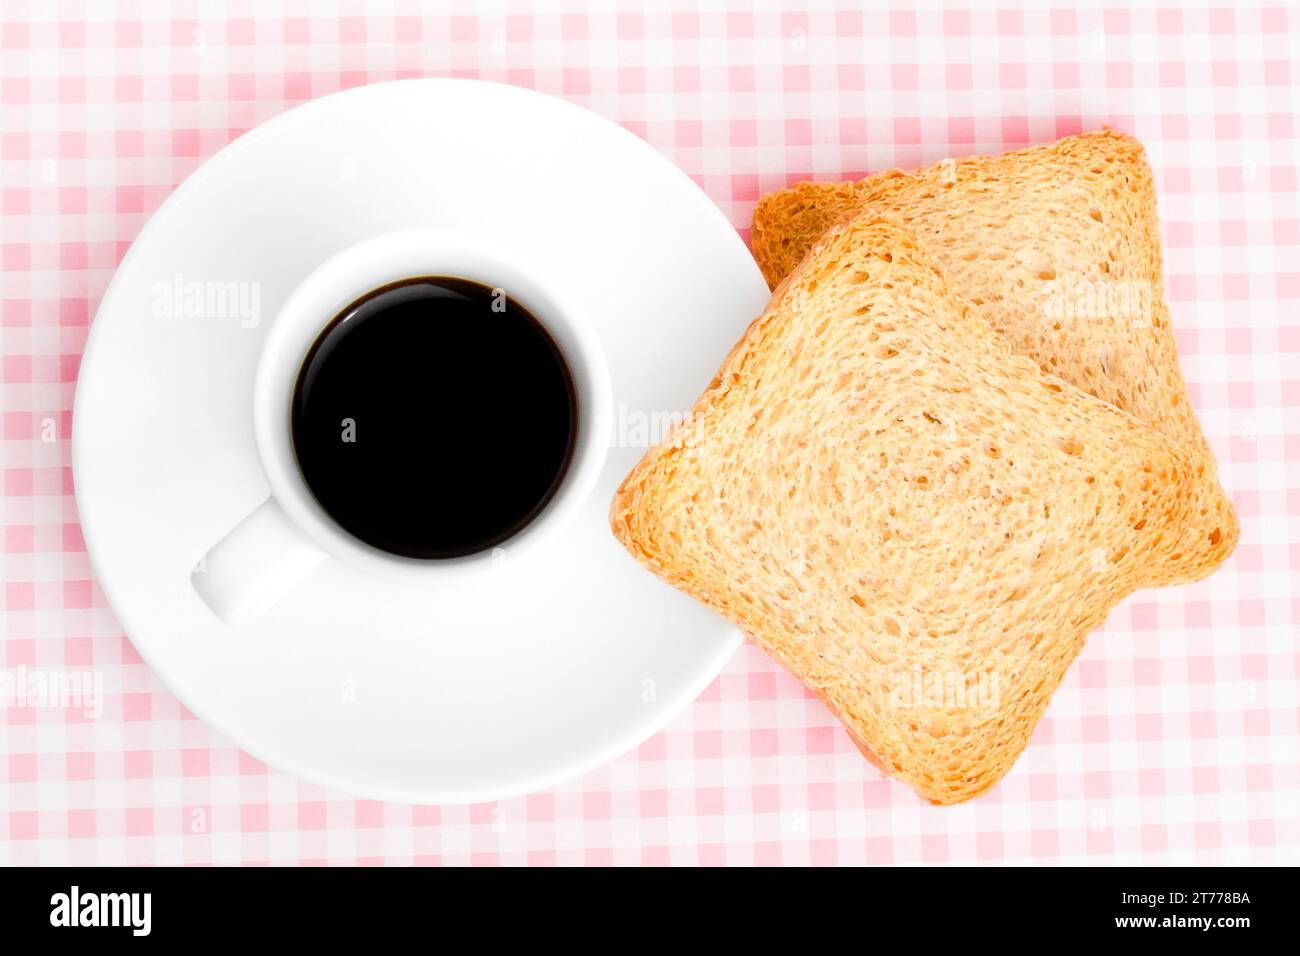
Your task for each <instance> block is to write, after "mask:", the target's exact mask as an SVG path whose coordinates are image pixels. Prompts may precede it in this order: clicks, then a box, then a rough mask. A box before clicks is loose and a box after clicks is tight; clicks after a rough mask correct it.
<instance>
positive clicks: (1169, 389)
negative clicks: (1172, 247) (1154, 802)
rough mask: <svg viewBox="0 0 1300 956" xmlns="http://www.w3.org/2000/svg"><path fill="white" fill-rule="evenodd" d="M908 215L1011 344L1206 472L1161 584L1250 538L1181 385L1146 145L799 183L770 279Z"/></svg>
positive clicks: (768, 214)
mask: <svg viewBox="0 0 1300 956" xmlns="http://www.w3.org/2000/svg"><path fill="white" fill-rule="evenodd" d="M868 207H869V208H871V209H873V210H874V211H876V212H877V213H879V214H884V215H888V216H893V217H897V218H898V219H899V221H901V222H902V223H903V224H904V225H905V226H907V228H909V229H910V230H912V231H913V232H914V234H915V235H916V238H917V241H918V242H919V243H920V245H921V247H922V249H923V250H924V251H925V252H926V253H927V254H928V255H929V256H930V257H932V258H933V259H934V260H935V261H936V262H937V263H938V264H939V265H940V267H941V268H942V269H943V271H944V274H945V277H946V278H947V280H948V283H949V285H950V287H951V288H952V290H953V291H954V292H956V293H957V294H958V295H960V296H962V297H963V298H965V299H966V300H967V301H968V302H969V303H970V304H971V306H972V308H973V309H974V310H975V312H976V313H977V314H978V315H979V316H980V317H981V318H982V319H984V320H985V321H986V322H988V323H989V324H990V325H991V326H993V328H994V329H996V330H997V332H998V333H999V334H1000V335H1001V336H1002V337H1003V338H1005V339H1006V341H1007V342H1008V343H1009V344H1010V346H1011V348H1012V350H1013V351H1014V352H1016V353H1017V354H1019V355H1025V356H1028V357H1029V358H1031V359H1033V360H1034V361H1035V362H1037V363H1038V365H1039V367H1040V368H1042V369H1043V370H1044V371H1046V372H1050V373H1052V374H1054V375H1058V376H1060V377H1061V378H1063V379H1065V380H1066V381H1067V382H1070V383H1071V384H1072V385H1076V386H1078V387H1079V388H1081V389H1083V390H1084V391H1085V392H1088V393H1089V394H1091V395H1095V396H1097V397H1099V398H1101V399H1103V400H1104V401H1107V402H1109V403H1111V404H1112V405H1114V406H1116V407H1117V408H1121V409H1123V410H1124V411H1126V412H1130V413H1131V414H1133V415H1135V416H1136V417H1137V418H1139V419H1141V420H1142V421H1144V422H1146V423H1147V424H1149V425H1150V426H1151V427H1153V428H1155V429H1156V430H1157V431H1159V432H1161V433H1162V434H1164V435H1166V436H1168V437H1169V438H1170V439H1171V440H1172V441H1173V442H1174V443H1175V444H1176V445H1178V446H1179V447H1180V448H1182V449H1185V451H1186V454H1187V456H1188V457H1189V458H1190V459H1191V461H1192V462H1193V464H1194V466H1195V468H1196V470H1197V473H1198V475H1199V477H1200V482H1199V483H1198V486H1197V489H1196V492H1195V496H1194V501H1193V507H1192V513H1191V515H1190V518H1189V521H1188V524H1187V526H1186V527H1185V528H1184V529H1182V532H1181V534H1180V538H1181V541H1182V544H1181V547H1180V548H1178V549H1177V550H1176V551H1175V552H1174V554H1173V555H1172V557H1171V561H1170V563H1169V564H1168V565H1167V567H1166V571H1167V574H1166V576H1165V578H1164V579H1163V580H1162V581H1160V582H1158V583H1162V584H1174V583H1184V582H1187V581H1193V580H1197V579H1199V578H1203V577H1205V576H1206V575H1208V574H1210V573H1211V572H1212V571H1214V570H1215V569H1216V568H1217V567H1218V566H1219V565H1220V564H1222V563H1223V562H1224V561H1225V560H1226V559H1227V557H1228V556H1229V555H1230V554H1231V553H1232V551H1233V549H1234V548H1235V547H1236V544H1237V539H1238V537H1239V535H1240V530H1239V526H1238V522H1237V516H1236V514H1235V512H1234V511H1233V508H1232V503H1231V501H1230V500H1229V499H1228V497H1227V495H1226V494H1225V493H1224V491H1223V489H1222V488H1221V487H1220V486H1219V481H1218V477H1217V466H1216V464H1215V461H1214V456H1213V454H1212V453H1211V451H1210V448H1209V445H1208V444H1207V443H1206V440H1205V436H1204V434H1203V433H1202V431H1201V427H1200V424H1199V422H1198V421H1197V419H1196V413H1195V410H1194V409H1193V407H1192V403H1191V400H1190V399H1189V397H1188V394H1187V386H1186V385H1185V384H1184V382H1183V375H1182V371H1181V369H1180V367H1179V364H1178V350H1177V345H1176V343H1175V341H1174V334H1173V329H1172V327H1171V325H1170V320H1169V309H1168V306H1167V305H1166V303H1165V296H1164V286H1163V274H1162V266H1161V253H1160V230H1159V223H1158V221H1157V218H1156V194H1155V187H1154V182H1153V178H1152V174H1151V167H1150V165H1149V164H1148V163H1147V160H1146V155H1145V152H1144V151H1143V149H1142V144H1141V143H1139V142H1138V141H1137V140H1135V139H1133V138H1132V137H1130V136H1126V135H1124V134H1122V133H1117V132H1112V131H1109V130H1103V131H1100V132H1096V133H1088V134H1086V135H1082V136H1070V137H1067V138H1065V139H1062V140H1059V141H1058V142H1055V143H1052V144H1050V145H1047V146H1036V147H1033V148H1030V149H1023V150H1018V151H1016V152H1011V153H1005V154H1003V155H1001V156H992V157H989V156H972V157H969V158H967V159H962V160H956V161H954V160H945V161H944V162H941V163H937V164H936V165H934V166H930V167H928V168H926V169H922V170H920V171H918V172H914V173H903V172H900V171H897V170H892V171H889V172H885V173H881V174H879V175H876V176H870V177H868V178H867V179H864V180H862V181H861V182H857V183H800V184H798V185H796V186H794V187H792V188H790V189H786V190H782V191H780V192H776V193H772V194H770V195H768V196H765V197H764V198H763V199H762V200H760V201H759V203H758V206H757V208H756V209H755V211H754V223H753V230H752V233H751V241H752V244H753V249H754V256H755V258H756V259H757V260H758V264H759V266H760V268H761V269H762V270H763V274H764V276H766V277H767V280H768V283H769V284H770V285H772V286H776V285H777V283H778V282H780V280H781V279H782V278H783V277H784V276H786V275H788V274H789V273H790V272H791V271H792V270H793V269H794V268H795V266H796V265H798V263H799V261H800V260H801V259H803V257H804V255H805V254H806V253H807V252H808V250H809V249H810V248H811V247H812V245H813V243H814V242H815V241H816V240H817V239H818V237H820V236H821V235H822V233H823V232H825V230H826V229H827V228H828V227H829V226H831V225H832V224H833V223H835V222H836V221H838V220H840V219H841V218H843V217H844V216H845V215H846V214H852V213H854V212H856V211H858V210H861V209H863V208H868Z"/></svg>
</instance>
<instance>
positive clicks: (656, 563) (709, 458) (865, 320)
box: [610, 212, 1196, 804]
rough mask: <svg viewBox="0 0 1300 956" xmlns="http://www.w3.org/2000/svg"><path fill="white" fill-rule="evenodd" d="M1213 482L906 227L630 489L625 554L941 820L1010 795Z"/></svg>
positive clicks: (870, 243)
mask: <svg viewBox="0 0 1300 956" xmlns="http://www.w3.org/2000/svg"><path fill="white" fill-rule="evenodd" d="M1195 483H1196V476H1195V472H1194V469H1193V467H1192V466H1191V464H1190V463H1189V462H1187V461H1186V460H1185V459H1184V458H1183V457H1182V456H1180V455H1179V454H1178V452H1177V451H1176V450H1175V449H1174V447H1173V445H1172V443H1171V442H1170V441H1169V440H1168V439H1167V438H1165V437H1164V436H1163V435H1161V434H1160V433H1158V432H1156V431H1154V430H1153V429H1151V428H1148V427H1147V426H1145V425H1143V424H1142V423H1141V422H1139V421H1137V419H1135V418H1133V417H1132V416H1130V415H1128V414H1126V413H1124V412H1121V411H1119V410H1118V409H1116V408H1114V407H1113V406H1111V405H1108V404H1107V403H1105V402H1102V401H1101V400H1099V399H1097V398H1094V397H1093V396H1091V395H1088V394H1086V393H1084V392H1082V391H1080V390H1079V389H1077V388H1075V387H1074V386H1072V385H1070V384H1068V383H1067V382H1065V381H1063V380H1061V379H1059V378H1056V377H1054V376H1051V375H1048V374H1045V373H1044V372H1042V371H1041V370H1040V369H1039V368H1038V367H1037V366H1036V365H1035V364H1034V363H1033V362H1032V361H1030V360H1029V359H1027V358H1024V357H1023V356H1015V355H1013V354H1012V353H1011V351H1010V350H1009V349H1008V347H1007V345H1006V343H1005V341H1004V340H1003V339H1001V338H1000V337H999V336H997V335H996V334H995V333H994V332H993V330H992V329H991V328H990V327H989V326H988V325H987V323H985V322H984V321H983V320H982V319H980V318H978V317H977V316H976V315H975V314H974V311H973V310H972V309H971V308H970V307H969V306H968V305H967V304H966V303H965V302H964V301H963V300H961V299H960V298H959V297H957V296H955V295H953V294H952V293H951V292H950V291H949V289H948V288H947V285H946V283H945V280H944V279H943V277H942V275H941V273H940V270H939V269H938V268H937V267H935V266H934V265H933V264H932V263H930V262H929V260H927V259H925V258H924V256H923V254H922V253H921V252H920V251H919V249H918V245H917V242H916V240H915V239H914V238H913V237H912V236H911V235H910V234H908V233H907V232H906V231H905V230H903V229H901V228H900V227H898V226H897V225H896V224H894V223H891V222H889V221H886V220H882V219H880V218H878V217H876V216H875V215H873V214H872V213H870V212H867V213H864V214H862V215H860V216H859V217H858V218H856V219H852V220H847V221H845V222H842V223H841V224H839V225H837V226H835V227H833V228H832V229H831V230H830V231H829V232H828V233H827V234H826V235H825V236H824V237H823V238H822V239H821V240H820V242H819V243H818V246H817V248H816V249H815V250H814V252H813V253H812V254H811V255H810V256H808V257H807V258H806V259H805V260H804V261H803V263H802V264H801V265H800V266H799V267H798V268H797V269H796V270H795V271H794V272H793V273H792V274H791V275H790V276H789V277H788V278H787V279H786V280H785V282H784V283H783V284H782V285H781V287H780V288H778V290H777V292H776V294H775V296H774V297H773V298H772V301H771V303H770V304H769V306H768V308H767V310H766V311H765V312H764V313H763V315H762V316H760V317H759V318H758V319H756V320H755V321H754V323H753V324H752V325H751V326H750V328H749V330H748V331H747V332H746V333H745V335H744V337H743V338H742V339H741V340H740V342H739V343H738V344H737V345H736V346H735V347H734V348H733V349H732V351H731V353H730V355H729V356H728V357H727V358H726V360H725V361H724V363H723V365H722V367H721V369H720V370H719V371H718V373H717V375H716V376H715V377H714V379H713V381H712V382H711V384H710V385H709V386H708V389H707V390H706V391H705V392H704V394H703V395H702V396H701V397H700V399H699V400H698V401H697V403H696V404H695V406H694V408H693V409H692V411H691V414H690V415H689V416H688V417H687V418H686V419H685V420H684V421H683V422H681V423H680V424H679V426H678V428H677V429H676V430H675V431H674V432H673V433H671V434H670V435H669V436H668V438H667V439H665V441H664V442H663V443H661V444H660V445H658V446H657V447H655V448H652V449H651V450H650V451H649V452H647V454H646V455H645V456H644V458H642V460H641V461H640V463H639V464H637V466H636V467H635V468H634V469H633V470H632V472H631V473H630V474H629V475H628V476H627V478H626V479H624V481H623V482H622V484H621V485H620V487H619V489H618V491H617V493H616V495H615V497H614V500H613V503H612V506H611V510H610V522H611V527H612V529H613V532H614V534H615V536H616V537H617V538H618V539H619V540H620V541H621V542H622V543H623V544H624V545H625V546H626V547H627V549H628V550H629V551H630V552H631V553H632V555H633V556H634V557H635V558H636V559H637V560H638V561H640V562H641V563H642V564H643V565H645V566H646V567H647V568H649V569H650V570H651V571H653V572H654V573H655V574H657V575H659V576H660V577H662V578H663V579H665V580H666V581H668V582H669V583H671V584H673V585H675V586H676V587H678V588H680V589H681V590H683V591H685V592H686V593H687V594H690V595H692V596H693V597H695V598H697V599H698V600H700V601H702V602H704V603H705V604H707V605H709V606H710V607H712V608H714V609H715V610H717V611H718V612H720V613H721V614H723V615H724V616H726V617H727V618H729V619H730V620H731V621H732V622H733V623H735V624H736V625H737V626H739V627H740V628H741V630H743V631H744V632H745V633H746V634H748V635H750V637H751V638H752V639H753V640H755V641H756V642H757V643H758V644H760V645H761V646H762V647H763V648H764V649H765V650H766V651H768V653H770V654H771V655H773V656H774V657H775V658H776V659H777V660H778V661H780V662H781V663H782V664H783V665H784V666H785V667H787V668H788V669H789V670H791V671H792V672H793V673H794V674H795V675H796V676H798V677H799V678H800V679H801V680H802V681H804V683H805V684H807V685H808V686H809V687H810V688H812V689H813V690H814V691H815V692H816V693H817V694H818V695H819V696H820V697H821V698H822V699H823V700H824V701H825V702H826V703H827V705H828V706H829V707H830V708H831V709H832V710H833V711H834V712H835V714H836V715H837V716H838V717H839V719H840V720H842V721H843V722H844V724H845V725H846V726H847V728H848V730H849V732H850V734H851V735H852V737H853V738H854V740H855V741H856V742H857V744H858V746H859V747H860V748H861V749H862V750H863V752H864V753H865V754H867V755H868V756H870V757H871V759H872V760H873V762H875V763H877V764H878V765H879V766H881V767H883V768H884V769H885V770H886V771H887V772H888V773H890V774H893V775H895V776H897V777H899V778H901V779H903V780H905V781H907V782H908V783H909V784H911V785H912V786H913V787H914V788H915V789H916V791H917V792H918V793H919V794H921V795H922V796H923V797H926V798H927V799H929V800H931V801H933V802H935V803H942V804H947V803H957V802H960V801H963V800H967V799H969V798H971V797H973V796H976V795H977V794H979V793H981V792H983V791H985V790H987V789H988V788H989V787H991V786H992V785H993V784H994V783H996V782H997V781H998V780H999V779H1000V778H1001V777H1002V776H1003V775H1004V774H1005V773H1006V772H1007V771H1008V770H1009V769H1010V767H1011V765H1012V763H1013V762H1014V761H1015V759H1016V757H1017V756H1018V755H1019V754H1020V752H1021V750H1022V749H1023V748H1024V747H1025V744H1026V742H1027V741H1028V739H1029V736H1030V733H1031V732H1032V731H1033V729H1034V725H1035V724H1036V723H1037V722H1038V719H1039V717H1040V716H1041V715H1042V713H1043V710H1044V709H1045V708H1046V706H1047V703H1048V700H1049V699H1050V697H1051V695H1052V692H1053V690H1054V689H1055V688H1056V686H1057V685H1058V684H1059V683H1060V681H1061V678H1062V676H1063V675H1064V674H1065V671H1066V669H1067V668H1068V667H1069V665H1070V663H1071V661H1073V660H1074V658H1075V656H1076V655H1077V654H1078V652H1079V650H1080V648H1082V646H1083V643H1084V640H1085V638H1086V636H1087V634H1088V632H1089V631H1091V630H1092V629H1094V628H1096V627H1097V626H1098V625H1099V624H1101V623H1102V621H1103V620H1104V619H1105V617H1106V615H1107V614H1108V613H1109V611H1110V609H1111V608H1112V607H1113V606H1114V605H1115V604H1116V603H1118V602H1119V601H1120V600H1122V599H1123V598H1124V597H1125V596H1126V595H1128V594H1129V593H1130V592H1132V591H1133V590H1134V589H1135V588H1138V587H1141V586H1143V585H1144V584H1146V583H1147V582H1148V581H1149V579H1150V575H1151V569H1152V568H1153V567H1155V566H1157V565H1159V564H1161V563H1162V562H1165V561H1167V560H1168V558H1169V555H1170V552H1171V551H1172V550H1173V549H1175V548H1177V547H1178V543H1177V537H1176V535H1175V534H1174V532H1175V530H1176V529H1178V528H1180V527H1181V526H1182V525H1183V524H1185V523H1186V521H1187V519H1188V510H1189V507H1190V502H1191V501H1192V499H1193V491H1194V488H1195Z"/></svg>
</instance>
